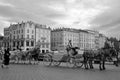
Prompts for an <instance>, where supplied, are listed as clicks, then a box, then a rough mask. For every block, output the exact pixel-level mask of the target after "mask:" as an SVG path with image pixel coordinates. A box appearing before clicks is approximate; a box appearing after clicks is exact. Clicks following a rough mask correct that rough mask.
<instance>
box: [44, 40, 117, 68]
mask: <svg viewBox="0 0 120 80" xmlns="http://www.w3.org/2000/svg"><path fill="white" fill-rule="evenodd" d="M69 44H71V43H70V42H69ZM77 49H78V48H77V47H72V46H71V45H68V47H67V48H66V51H67V52H65V53H66V54H62V53H57V54H55V53H49V54H46V55H45V56H44V59H43V63H44V64H45V65H47V66H51V65H54V66H59V65H60V64H61V63H62V62H65V63H66V65H67V66H68V67H82V66H83V65H84V67H85V69H88V68H91V69H93V68H94V67H93V62H94V61H96V60H97V61H99V69H100V70H105V62H106V61H112V62H115V65H116V66H118V62H117V61H118V57H117V52H116V50H115V49H114V48H113V47H111V48H101V49H98V50H84V51H82V53H81V54H79V52H78V53H77Z"/></svg>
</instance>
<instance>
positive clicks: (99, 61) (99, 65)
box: [99, 60, 102, 70]
mask: <svg viewBox="0 0 120 80" xmlns="http://www.w3.org/2000/svg"><path fill="white" fill-rule="evenodd" d="M101 66H102V64H101V60H99V69H100V70H102V67H101Z"/></svg>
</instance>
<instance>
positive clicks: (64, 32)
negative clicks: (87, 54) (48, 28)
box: [51, 28, 106, 50]
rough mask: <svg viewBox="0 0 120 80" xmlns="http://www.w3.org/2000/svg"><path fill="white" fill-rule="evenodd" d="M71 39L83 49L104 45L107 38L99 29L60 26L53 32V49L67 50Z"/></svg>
mask: <svg viewBox="0 0 120 80" xmlns="http://www.w3.org/2000/svg"><path fill="white" fill-rule="evenodd" d="M69 40H71V42H72V45H73V47H79V48H80V49H81V50H91V49H92V50H96V49H99V48H102V47H103V46H104V43H105V40H106V39H105V36H104V37H103V36H101V34H100V33H99V32H97V31H92V30H76V29H70V28H58V29H55V30H53V31H52V32H51V46H52V47H51V49H52V50H65V49H66V46H67V45H68V41H69Z"/></svg>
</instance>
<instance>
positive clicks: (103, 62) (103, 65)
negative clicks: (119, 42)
mask: <svg viewBox="0 0 120 80" xmlns="http://www.w3.org/2000/svg"><path fill="white" fill-rule="evenodd" d="M102 67H103V70H105V69H106V68H105V60H103V61H102Z"/></svg>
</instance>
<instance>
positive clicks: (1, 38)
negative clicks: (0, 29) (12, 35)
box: [0, 35, 4, 50]
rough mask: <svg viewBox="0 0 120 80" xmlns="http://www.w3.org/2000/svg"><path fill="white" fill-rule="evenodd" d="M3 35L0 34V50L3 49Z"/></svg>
mask: <svg viewBox="0 0 120 80" xmlns="http://www.w3.org/2000/svg"><path fill="white" fill-rule="evenodd" d="M3 40H4V36H2V35H0V50H1V49H3Z"/></svg>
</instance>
